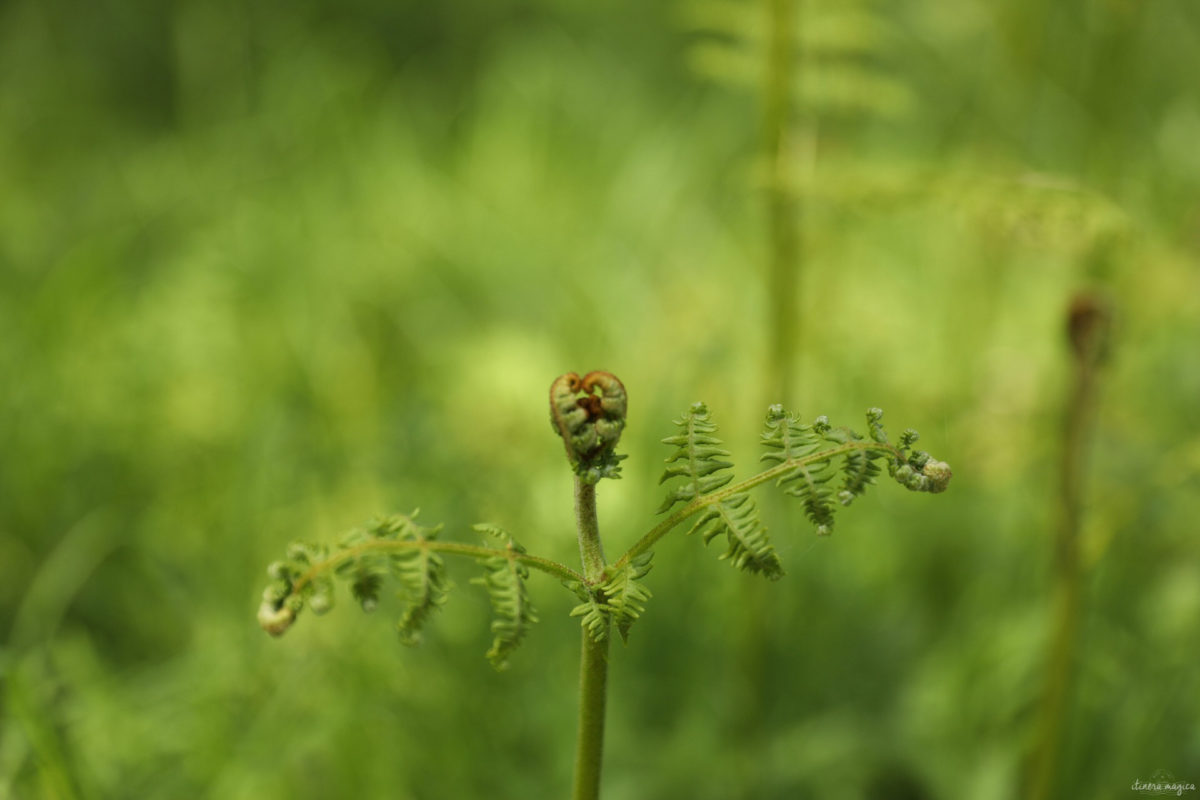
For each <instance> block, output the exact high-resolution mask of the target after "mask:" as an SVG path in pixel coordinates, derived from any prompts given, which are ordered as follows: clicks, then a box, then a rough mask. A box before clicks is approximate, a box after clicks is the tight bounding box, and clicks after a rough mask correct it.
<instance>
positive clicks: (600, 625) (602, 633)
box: [568, 553, 654, 642]
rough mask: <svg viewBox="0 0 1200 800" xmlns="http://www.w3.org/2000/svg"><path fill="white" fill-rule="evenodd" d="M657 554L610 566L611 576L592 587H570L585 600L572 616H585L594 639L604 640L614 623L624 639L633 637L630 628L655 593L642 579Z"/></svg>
mask: <svg viewBox="0 0 1200 800" xmlns="http://www.w3.org/2000/svg"><path fill="white" fill-rule="evenodd" d="M653 557H654V554H653V553H643V554H642V555H640V556H638V557H637V558H634V559H631V560H630V561H628V562H627V563H625V564H624V565H621V566H614V567H610V568H609V571H610V573H611V574H610V575H609V577H608V578H607V579H606V580H605V581H604V583H602V584H601V585H600V586H598V587H595V588H594V589H592V590H590V591H589V590H588V589H587V588H586V587H584V586H583V585H582V584H576V585H574V586H569V587H568V588H571V589H573V590H574V591H575V593H576V594H577V595H578V597H579V599H581V600H583V602H582V603H580V604H579V605H577V606H575V608H573V609H571V616H572V617H582V618H583V619H582V620H580V623H581V624H582V625H583V628H584V630H586V631H587V632H588V635H589V636H590V637H592V639H593V640H594V641H597V642H600V641H603V640H604V639H605V638H606V637H607V636H608V630H609V627H610V625H611V626H615V627H616V629H617V633H619V634H620V636H621V641H623V642H627V641H629V629H630V628H631V627H632V626H633V623H634V622H636V621H637V620H638V618H639V617H641V615H642V613H643V612H644V611H645V610H646V601H648V600H649V599H650V597H651V594H650V590H649V589H648V588H646V586H645V584H643V583H642V582H641V579H642V578H644V577H645V576H646V573H647V572H649V571H650V566H651V564H650V559H651V558H653Z"/></svg>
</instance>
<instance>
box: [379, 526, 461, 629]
mask: <svg viewBox="0 0 1200 800" xmlns="http://www.w3.org/2000/svg"><path fill="white" fill-rule="evenodd" d="M387 527H388V529H389V530H390V528H391V525H390V523H389V524H388V525H387ZM439 530H441V526H440V525H439V526H438V527H436V528H423V527H421V526H420V525H417V524H416V523H414V522H412V521H411V520H408V519H405V520H403V522H402V524H401V525H399V526H398V527H397V530H396V535H397V538H402V539H406V540H409V541H414V542H426V541H432V540H433V539H434V538H436V537H437V534H438V531H439ZM391 562H392V563H391V566H392V569H393V571H394V573H395V575H396V577H397V578H398V579H399V581H400V584H401V585H402V586H403V587H404V590H405V594H406V597H407V601H408V607H407V608H406V609H405V610H404V613H403V614H402V615H401V617H400V622H399V624H398V625H397V630H398V631H399V633H400V641H402V642H404V643H405V644H408V645H415V644H418V643H420V641H421V630H422V629H423V628H424V627H425V623H426V622H427V621H428V619H429V617H430V615H432V614H433V612H434V611H437V610H438V609H439V608H441V606H442V605H443V604H444V603H445V602H446V591H447V588H448V586H447V582H446V563H445V561H444V560H443V559H442V557H441V556H439V555H438V554H437V553H435V552H433V551H432V550H430V549H429V548H427V547H418V548H414V549H412V550H402V551H400V552H397V553H392V554H391Z"/></svg>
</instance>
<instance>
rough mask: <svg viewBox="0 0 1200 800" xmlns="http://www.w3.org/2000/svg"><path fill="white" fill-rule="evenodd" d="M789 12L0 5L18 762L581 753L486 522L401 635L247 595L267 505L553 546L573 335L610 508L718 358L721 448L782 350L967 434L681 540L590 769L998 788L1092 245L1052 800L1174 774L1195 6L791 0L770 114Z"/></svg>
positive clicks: (683, 778)
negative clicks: (620, 427)
mask: <svg viewBox="0 0 1200 800" xmlns="http://www.w3.org/2000/svg"><path fill="white" fill-rule="evenodd" d="M774 10H775V11H778V9H774ZM772 13H773V9H772V8H771V7H770V6H768V5H766V4H759V3H756V2H753V1H752V0H731V2H707V0H672V2H668V3H661V4H659V3H640V2H631V1H630V0H616V1H615V2H608V3H584V2H571V1H570V0H487V2H478V1H476V0H452V1H451V2H445V3H407V2H383V1H382V0H351V1H350V2H343V3H333V2H326V1H325V0H291V2H287V3H282V2H277V0H263V2H258V3H253V4H245V3H235V2H230V1H229V0H98V1H97V2H81V1H80V0H7V2H0V381H2V387H0V647H2V649H0V684H2V691H0V797H2V798H139V800H145V799H148V798H215V799H217V800H234V799H235V798H276V797H278V798H282V797H288V798H331V797H378V798H383V797H387V798H398V799H399V798H414V799H415V798H429V799H430V800H436V799H438V798H531V797H532V798H542V797H547V798H548V797H563V796H565V795H566V794H567V787H568V786H569V783H570V773H571V758H572V754H573V740H574V735H575V730H574V725H575V721H574V714H575V704H576V688H575V687H576V680H577V675H576V670H577V658H578V624H577V620H574V619H571V618H568V617H567V615H566V613H567V611H568V609H569V608H570V606H571V605H572V604H573V602H574V601H573V598H572V597H571V596H569V595H568V594H567V593H565V592H564V591H563V590H562V589H561V587H559V586H557V585H556V584H554V582H553V581H550V580H541V579H539V577H538V576H535V578H534V579H533V581H532V591H533V597H534V600H535V602H536V604H537V605H538V607H539V609H540V611H541V617H542V622H541V623H540V624H539V626H538V627H537V629H536V630H535V631H534V633H533V634H532V635H531V637H530V638H529V640H528V641H527V642H526V644H525V645H524V646H523V648H522V649H521V650H520V651H518V653H517V655H516V656H515V658H514V659H513V665H512V668H511V669H510V670H509V671H508V672H506V673H503V674H497V673H495V672H493V671H492V670H491V668H490V667H489V665H488V664H487V662H486V661H485V660H484V659H483V652H484V650H485V649H486V648H487V645H488V641H489V636H488V632H487V627H488V623H489V616H490V615H489V609H488V606H487V600H486V597H485V596H484V595H483V594H482V593H481V591H480V590H479V589H478V588H477V587H472V586H470V585H469V579H470V577H472V576H473V575H474V574H475V568H474V566H473V565H470V564H452V566H451V569H452V574H453V576H454V578H455V582H456V583H457V584H458V587H457V591H455V592H454V593H453V594H452V597H451V601H450V603H449V605H448V606H447V607H446V608H445V609H444V611H443V613H441V614H440V615H439V616H438V618H437V619H436V620H435V624H433V625H432V626H431V628H430V630H429V631H428V634H427V636H426V641H425V642H424V644H423V645H422V646H421V647H420V648H417V649H407V648H404V647H403V646H401V645H400V644H399V643H398V642H396V640H395V635H394V632H393V620H394V613H395V611H396V606H394V605H389V604H387V603H385V604H384V606H383V607H381V608H380V609H379V610H378V611H377V612H376V613H375V614H373V615H364V614H362V613H360V612H359V611H358V610H357V609H356V608H355V607H354V606H353V604H352V603H350V602H348V600H349V598H347V597H345V596H344V595H342V596H341V597H340V601H341V602H340V605H339V607H338V608H336V609H335V610H334V612H333V613H332V614H331V615H329V616H327V617H324V618H321V619H316V618H314V617H312V616H310V615H305V616H304V617H302V618H301V619H300V621H299V622H298V623H297V625H296V626H295V628H294V629H293V630H292V631H291V632H289V634H288V635H287V636H285V637H284V638H282V639H280V640H271V639H269V638H268V637H267V636H266V635H265V634H263V633H262V631H260V630H259V628H258V627H257V625H256V623H255V619H254V614H255V609H256V607H257V601H258V596H259V594H260V592H261V589H262V586H263V585H264V583H265V572H264V568H265V566H266V564H267V563H268V562H269V561H271V560H273V559H275V558H277V557H279V555H281V554H282V552H283V550H284V548H285V547H286V544H287V542H289V541H291V540H293V539H322V538H329V537H332V536H333V535H335V534H336V533H338V532H340V531H342V530H344V529H347V528H350V527H352V526H355V525H357V524H359V523H361V522H363V521H365V520H366V519H369V518H370V517H372V516H373V515H375V514H378V513H385V512H390V511H410V510H412V509H413V508H416V507H420V508H421V513H422V520H424V521H426V522H444V523H445V524H446V533H445V534H444V535H445V536H448V537H455V538H462V539H466V540H472V539H473V538H474V537H475V534H473V533H472V532H471V531H470V529H469V524H470V523H472V522H476V521H480V520H488V521H492V522H495V523H498V524H501V525H503V526H505V527H506V528H507V529H509V530H511V531H513V532H514V533H515V534H516V535H517V537H518V538H519V539H520V540H521V541H522V542H523V543H524V544H525V545H526V546H527V547H528V548H529V549H530V550H532V551H534V552H538V553H542V554H546V555H549V556H553V557H557V558H560V559H562V560H567V561H572V560H574V559H575V558H577V555H576V553H577V551H576V547H575V544H574V539H573V531H572V510H571V478H570V475H569V474H568V472H567V470H566V469H565V468H564V464H563V458H562V448H561V445H560V443H559V442H558V441H557V440H556V438H555V437H554V435H553V434H552V433H551V431H550V428H549V426H548V425H547V421H546V417H547V410H546V387H547V386H548V385H549V383H550V381H551V380H552V379H553V378H554V377H555V376H557V375H559V374H561V373H563V372H566V371H579V372H584V371H586V370H590V369H597V368H602V369H608V370H611V371H613V372H615V373H616V374H618V375H620V376H621V378H622V379H623V380H624V382H625V384H626V386H627V387H628V390H629V393H630V397H631V418H630V423H629V427H628V429H627V432H626V436H625V440H624V443H623V444H624V447H623V449H624V451H625V452H627V453H628V454H629V459H628V461H627V462H626V465H627V466H626V476H625V479H624V480H622V481H619V482H612V483H606V484H604V485H603V486H602V487H601V491H600V514H601V523H602V526H603V530H604V532H605V538H606V540H607V542H608V548H609V551H610V553H615V552H620V550H622V549H623V548H624V546H625V545H627V544H628V543H631V542H632V541H634V540H635V539H636V538H637V537H638V536H639V535H640V534H641V533H642V532H644V531H645V530H646V529H648V528H649V527H650V526H651V525H652V524H653V522H654V518H653V510H654V508H655V507H656V505H657V503H658V500H659V497H660V490H659V489H658V487H657V486H656V481H657V477H658V473H659V471H660V469H661V459H662V457H663V456H664V455H665V454H666V452H667V450H666V448H665V447H664V446H662V445H661V444H659V443H658V439H660V438H661V437H663V436H666V435H669V434H670V433H671V430H672V428H671V419H672V418H673V417H675V416H677V415H678V414H679V413H680V412H681V411H682V410H683V409H685V408H686V407H687V406H688V404H690V403H691V402H693V401H695V400H698V399H703V400H705V401H707V402H708V403H709V405H710V407H711V408H712V409H713V411H714V413H715V415H716V417H717V419H718V421H720V422H721V423H722V424H723V431H724V432H725V436H726V438H727V440H728V441H729V443H730V446H731V447H732V449H733V450H734V451H735V453H736V459H735V460H736V462H737V463H738V465H739V469H740V470H741V471H742V472H743V473H746V472H748V471H750V470H752V469H754V464H755V460H756V457H757V453H756V451H755V438H756V435H757V431H758V426H759V424H760V422H761V419H762V413H763V410H764V408H765V406H766V405H767V404H768V403H769V402H773V401H775V400H778V399H781V398H779V397H778V396H772V395H773V394H778V393H784V394H787V395H788V396H789V398H788V399H789V402H790V403H792V404H793V405H795V406H796V407H797V408H798V410H799V411H800V412H801V413H802V414H803V415H804V416H805V417H808V418H811V417H813V416H816V415H817V414H828V415H830V416H831V417H832V418H833V419H834V421H835V422H836V423H844V424H846V423H848V424H852V425H855V426H860V427H861V424H862V422H861V421H862V412H863V409H865V408H866V407H868V406H873V405H879V406H882V407H883V408H884V409H885V410H886V412H887V417H886V421H887V422H889V423H890V426H891V429H892V431H893V433H896V432H898V431H900V430H902V429H903V428H904V427H906V426H913V427H916V428H918V429H920V430H921V432H922V434H923V438H922V445H921V446H923V447H927V448H928V449H929V450H930V451H931V452H933V453H934V454H935V455H937V456H938V457H939V458H942V459H945V460H947V461H949V462H950V463H951V464H952V465H953V466H954V468H955V478H954V482H953V485H952V487H951V490H950V491H949V492H948V493H946V494H945V495H940V496H936V497H934V496H929V495H910V494H908V493H906V492H904V491H902V490H901V489H899V488H898V487H896V486H895V485H894V484H890V483H889V484H885V485H881V486H880V487H878V489H877V490H876V491H874V492H872V493H871V494H870V495H868V496H867V497H866V498H864V499H862V500H860V501H859V502H858V503H856V504H855V506H854V507H853V508H851V509H849V510H847V511H845V512H844V513H842V514H841V515H840V516H839V523H838V528H837V530H836V532H835V533H834V535H833V536H832V537H830V538H828V539H820V540H818V539H816V538H815V537H814V535H813V533H812V530H811V527H810V526H809V525H808V524H807V523H806V522H805V521H804V519H803V517H802V515H801V514H800V511H799V509H798V508H797V507H795V506H789V505H787V504H786V503H783V502H775V501H764V508H765V512H766V513H767V514H768V521H769V524H770V527H771V530H772V533H773V535H774V538H775V540H776V543H777V546H778V548H779V550H780V551H781V554H782V558H783V562H784V565H785V567H786V569H787V570H788V573H789V574H788V575H787V577H786V578H785V579H784V580H782V581H779V582H778V583H774V584H770V585H765V586H760V585H758V584H756V583H755V582H754V580H753V579H751V578H750V577H747V576H743V575H741V574H740V573H737V572H735V571H733V570H731V569H730V568H729V567H728V566H727V565H725V564H724V563H721V562H720V561H718V560H717V558H716V555H717V554H718V552H719V551H718V550H717V548H716V547H715V546H714V548H713V550H712V551H710V552H706V551H705V549H704V547H703V546H702V544H701V542H700V541H698V540H696V539H691V540H689V539H686V538H684V537H683V536H682V535H680V534H676V535H675V536H673V537H670V538H668V539H666V540H664V541H663V542H662V544H661V545H660V546H659V547H658V549H657V553H656V559H655V561H656V567H655V570H654V571H653V572H652V573H651V574H650V576H649V578H648V582H649V585H650V588H651V589H652V590H653V591H654V593H655V598H654V600H653V601H652V604H651V605H650V607H649V609H648V612H647V614H646V615H645V617H644V619H643V620H642V621H641V622H640V623H639V624H638V625H637V626H636V627H635V628H634V630H633V632H632V637H631V641H630V644H629V645H628V647H626V648H622V647H618V648H617V649H616V650H615V651H614V655H613V665H612V674H611V700H610V708H609V723H610V729H609V739H608V750H607V753H606V774H605V790H606V791H605V796H606V797H608V798H611V799H612V800H619V799H621V798H630V799H631V800H633V799H635V798H636V799H638V800H640V799H642V798H648V799H654V798H663V799H664V800H672V799H675V798H688V799H689V800H707V799H711V800H726V799H727V798H833V799H834V800H837V799H838V798H846V799H847V800H849V799H850V798H855V799H857V798H875V799H876V800H882V799H883V798H895V799H896V800H921V799H924V798H929V799H931V800H932V799H934V798H944V799H945V800H950V798H954V800H962V799H963V798H970V799H972V800H993V799H995V800H1000V799H1001V798H1004V799H1008V798H1015V797H1020V796H1021V794H1022V791H1023V790H1022V786H1023V780H1024V779H1023V776H1024V774H1025V770H1026V760H1027V756H1028V753H1029V751H1030V748H1031V747H1032V746H1033V742H1034V728H1035V723H1036V719H1037V714H1038V706H1039V702H1040V694H1041V687H1042V684H1043V681H1044V672H1045V664H1046V660H1047V656H1046V652H1047V647H1048V637H1049V633H1050V629H1051V619H1052V608H1053V606H1052V594H1053V587H1052V571H1051V563H1052V551H1053V541H1054V536H1055V530H1056V525H1057V520H1058V518H1059V507H1060V502H1061V501H1060V499H1059V497H1060V485H1059V479H1058V472H1059V467H1058V464H1059V462H1060V460H1061V458H1062V455H1061V454H1062V446H1063V445H1062V438H1063V437H1062V430H1063V425H1062V417H1063V415H1064V413H1065V407H1066V403H1067V398H1068V396H1069V386H1070V382H1071V374H1072V373H1071V359H1070V355H1069V350H1068V348H1067V346H1066V340H1065V336H1064V326H1065V321H1064V314H1065V309H1066V308H1067V305H1068V303H1069V301H1070V298H1071V297H1072V296H1073V295H1074V294H1075V293H1076V292H1077V291H1079V290H1082V289H1086V290H1089V291H1095V292H1099V293H1101V294H1102V295H1103V296H1105V297H1107V298H1109V300H1110V301H1111V303H1112V307H1113V309H1114V318H1115V325H1114V328H1113V337H1112V346H1111V348H1110V349H1111V357H1110V359H1109V362H1108V363H1107V365H1106V367H1105V369H1104V371H1103V373H1102V375H1101V378H1100V380H1099V384H1098V386H1099V389H1098V393H1097V397H1096V408H1095V418H1094V424H1093V425H1092V426H1091V428H1090V434H1089V436H1090V447H1089V452H1090V458H1089V460H1088V462H1087V469H1086V485H1085V486H1086V495H1087V499H1086V503H1085V515H1084V523H1083V528H1082V551H1083V561H1084V565H1085V574H1084V584H1083V596H1084V607H1083V613H1082V616H1081V627H1080V640H1079V653H1078V659H1077V664H1076V673H1075V674H1076V678H1077V679H1076V684H1075V689H1074V692H1073V694H1072V703H1071V707H1070V712H1069V715H1068V717H1067V721H1066V744H1065V745H1064V750H1063V754H1062V759H1061V770H1060V775H1059V779H1058V780H1059V784H1058V787H1057V790H1056V796H1057V797H1061V798H1124V797H1133V796H1136V795H1135V793H1133V791H1132V790H1131V785H1132V783H1133V781H1135V780H1137V779H1142V780H1149V779H1150V778H1151V776H1152V775H1154V774H1155V773H1156V771H1158V770H1166V771H1168V772H1170V773H1172V774H1173V775H1175V776H1176V777H1177V778H1178V779H1181V780H1189V781H1191V782H1192V783H1200V670H1198V669H1197V666H1196V665H1197V663H1198V662H1200V659H1198V655H1200V545H1198V542H1197V534H1198V531H1197V527H1196V520H1197V519H1200V492H1197V489H1198V488H1200V429H1198V425H1197V422H1198V421H1200V420H1198V412H1197V408H1200V355H1198V353H1197V345H1198V344H1200V269H1198V261H1197V259H1198V252H1197V251H1198V249H1200V81H1197V76H1198V75H1200V7H1197V6H1196V4H1195V3H1192V2H1188V1H1187V0H1156V2H1138V1H1137V0H1066V1H1065V2H1059V3H1044V2H1040V1H1039V0H1007V1H1006V2H1003V3H993V2H987V1H986V0H961V2H957V3H954V4H949V5H948V4H945V3H937V2H933V0H904V2H898V3H881V2H864V1H861V0H854V1H853V2H827V1H826V0H804V2H801V3H798V4H797V6H796V9H795V14H796V16H795V19H794V20H793V25H794V27H789V28H788V30H787V32H786V35H785V38H786V39H787V40H790V41H791V42H792V44H793V46H794V53H795V57H794V59H792V60H790V61H789V62H788V64H787V69H788V70H789V73H788V75H787V77H788V82H789V83H790V84H791V86H790V88H789V90H788V93H787V94H788V102H787V114H786V115H785V117H784V119H785V124H784V125H783V127H782V134H783V135H782V139H781V141H782V145H781V147H780V150H779V152H780V153H781V154H782V156H781V158H780V159H776V160H772V159H770V158H768V157H767V155H766V154H767V149H766V146H765V144H764V142H765V141H766V140H768V139H769V138H770V137H769V135H768V133H769V132H768V131H767V130H766V128H767V127H768V124H767V122H765V121H764V120H765V117H764V108H765V106H766V99H767V97H769V88H768V87H769V86H770V85H772V84H771V80H772V77H771V75H772V73H771V68H770V67H769V65H770V63H771V60H770V58H769V52H770V47H769V46H768V45H769V42H770V41H779V38H778V37H779V31H778V29H773V28H772V19H777V17H772ZM775 69H776V74H775V75H774V79H775V80H778V78H779V75H778V74H777V72H778V65H776V67H775ZM775 85H778V84H775ZM772 190H773V191H774V194H772ZM781 192H782V193H783V194H785V195H786V197H787V198H788V203H786V204H785V207H786V208H788V209H790V211H789V214H790V215H791V218H790V221H789V222H787V223H786V224H787V225H790V226H792V229H793V230H794V232H795V236H796V241H797V242H798V245H797V251H798V252H797V255H796V258H795V260H794V263H793V269H794V270H795V272H794V274H795V275H796V276H798V277H797V279H798V283H799V291H798V293H797V299H796V305H795V316H794V318H791V320H792V323H793V324H792V326H791V327H790V328H785V330H790V333H789V334H788V335H789V341H788V342H787V343H784V344H783V345H780V343H779V342H775V343H774V344H773V343H772V341H773V340H772V337H773V336H777V335H778V332H779V330H780V327H779V325H778V322H777V320H774V318H773V317H772V315H771V312H770V309H771V308H772V288H771V287H772V285H773V284H772V282H771V281H772V278H771V274H770V270H769V268H768V264H769V263H771V252H772V248H773V247H774V245H773V243H772V242H773V240H772V236H771V232H770V231H771V229H770V227H769V224H768V220H769V214H768V206H769V202H770V197H772V196H774V197H776V198H778V197H779V196H780V193H781ZM781 347H782V349H780V348H781ZM773 352H775V353H778V352H787V353H790V356H789V364H788V365H787V366H786V368H781V367H780V366H779V364H778V361H777V359H774V358H773V357H772V356H771V353H773ZM781 369H783V370H784V373H785V374H784V375H783V376H782V377H781V375H780V372H781Z"/></svg>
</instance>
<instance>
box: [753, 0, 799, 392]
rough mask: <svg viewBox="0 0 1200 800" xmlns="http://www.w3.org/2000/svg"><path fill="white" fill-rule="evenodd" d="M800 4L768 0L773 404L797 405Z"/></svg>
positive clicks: (766, 129)
mask: <svg viewBox="0 0 1200 800" xmlns="http://www.w3.org/2000/svg"><path fill="white" fill-rule="evenodd" d="M795 28H796V0H767V30H768V44H767V63H766V70H765V87H764V93H763V94H764V102H763V124H762V127H763V147H764V154H765V156H766V161H767V169H768V171H769V172H768V178H767V224H768V226H769V238H770V253H769V256H768V278H767V281H768V290H769V297H770V303H771V307H770V339H771V340H770V345H769V347H770V356H769V365H768V369H767V374H768V375H770V376H771V380H772V386H771V387H770V388H771V392H770V400H771V402H774V403H784V404H785V405H788V404H790V402H791V391H792V386H793V385H794V379H795V369H796V366H795V362H796V352H797V349H798V348H797V347H796V338H797V334H798V332H799V327H800V326H799V325H798V324H797V320H798V314H797V304H798V298H797V293H798V290H799V283H800V281H799V267H800V229H799V216H800V202H799V199H798V198H797V196H796V190H795V186H794V175H793V170H792V168H791V161H792V159H791V157H790V155H789V143H788V129H789V121H790V116H791V113H790V112H791V108H792V97H793V95H794V93H795V72H796V64H795V60H796V42H795V38H796V37H795Z"/></svg>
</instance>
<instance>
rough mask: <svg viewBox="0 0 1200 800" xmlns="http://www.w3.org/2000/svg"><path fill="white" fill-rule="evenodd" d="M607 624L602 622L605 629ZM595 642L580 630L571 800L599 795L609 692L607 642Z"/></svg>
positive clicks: (586, 799) (606, 632) (605, 637)
mask: <svg viewBox="0 0 1200 800" xmlns="http://www.w3.org/2000/svg"><path fill="white" fill-rule="evenodd" d="M607 627H608V623H607V622H605V628H606V629H607ZM608 633H609V631H608V630H605V636H604V638H603V639H601V640H599V641H597V640H596V639H595V638H593V637H592V636H591V635H590V634H589V633H588V631H587V630H586V629H585V630H584V631H583V634H582V635H583V646H582V652H581V653H580V662H579V741H578V744H577V746H576V748H575V791H574V793H573V794H572V795H571V797H572V800H597V798H599V797H600V770H601V766H602V764H603V757H604V708H605V701H606V699H607V695H608V641H609V639H610V638H611V637H610V636H609V635H608Z"/></svg>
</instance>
